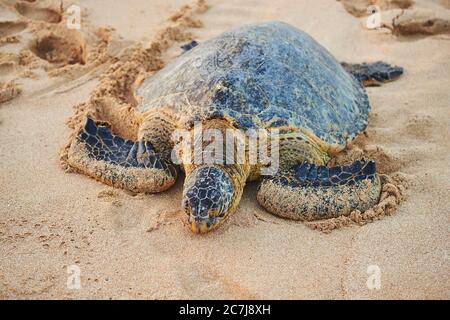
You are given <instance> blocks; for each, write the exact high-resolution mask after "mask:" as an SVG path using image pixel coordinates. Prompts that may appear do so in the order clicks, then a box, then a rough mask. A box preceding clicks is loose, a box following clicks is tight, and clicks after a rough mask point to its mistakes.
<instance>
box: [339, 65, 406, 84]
mask: <svg viewBox="0 0 450 320" xmlns="http://www.w3.org/2000/svg"><path fill="white" fill-rule="evenodd" d="M341 65H342V66H343V67H344V69H345V70H346V71H347V72H348V73H350V74H351V75H353V76H354V77H355V78H356V79H358V80H359V81H360V82H361V83H362V84H363V85H364V86H365V87H370V86H380V85H381V84H383V83H385V82H390V81H394V80H397V79H398V78H399V77H400V76H401V75H402V74H403V68H402V67H398V66H393V65H390V64H388V63H385V62H382V61H377V62H373V63H354V64H353V63H346V62H342V63H341Z"/></svg>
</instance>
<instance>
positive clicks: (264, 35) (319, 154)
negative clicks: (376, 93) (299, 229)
mask: <svg viewBox="0 0 450 320" xmlns="http://www.w3.org/2000/svg"><path fill="white" fill-rule="evenodd" d="M184 49H185V52H184V53H183V54H181V55H180V56H179V57H178V58H177V59H175V61H173V62H172V63H171V64H169V65H167V66H166V67H165V68H163V69H162V70H160V71H159V72H157V73H156V74H155V75H153V76H151V77H149V78H148V79H146V80H145V81H144V82H143V83H142V84H141V85H140V86H139V88H138V89H137V90H136V92H135V96H136V99H137V101H138V106H137V107H136V109H135V113H134V115H135V116H136V121H138V122H139V123H140V127H139V132H138V141H130V140H125V139H123V138H121V137H119V136H116V135H114V134H112V133H111V131H110V128H109V126H108V125H107V124H105V123H104V122H99V121H96V120H94V119H92V118H90V117H87V119H86V122H85V124H84V126H83V127H82V128H81V129H80V130H79V132H78V134H77V136H76V137H75V138H74V140H73V141H72V143H71V146H70V148H69V153H68V161H69V164H70V165H71V166H73V167H75V168H77V169H78V170H79V171H81V172H83V173H85V174H87V175H89V176H91V177H94V178H96V179H98V180H100V181H102V182H104V183H107V184H110V185H112V186H115V187H119V188H124V189H128V190H132V191H134V192H160V191H163V190H166V189H167V188H169V187H170V186H172V185H173V184H174V183H175V181H176V179H177V173H178V167H181V168H182V169H183V170H184V172H185V176H186V178H185V182H184V190H183V200H182V207H183V209H184V211H185V213H186V215H185V220H186V222H187V224H188V225H189V226H190V227H191V229H192V230H193V231H194V232H198V233H203V232H207V231H209V230H211V229H213V228H215V227H217V226H218V225H219V224H220V223H221V222H223V221H224V220H225V219H226V217H227V216H229V215H230V213H232V212H234V211H235V210H236V207H237V205H238V203H239V201H240V199H241V195H242V192H243V189H244V186H245V184H246V181H249V180H254V179H257V178H262V182H261V184H260V186H259V188H258V194H257V199H258V201H259V203H260V204H261V205H262V206H263V207H265V208H266V209H267V210H268V211H270V212H272V213H274V214H276V215H279V216H282V217H288V218H292V219H299V220H313V219H323V218H330V217H336V216H339V215H345V214H349V212H351V211H352V210H354V209H358V210H361V211H364V210H366V209H368V208H369V207H371V206H373V205H374V204H376V203H377V201H378V199H379V195H380V188H381V186H380V180H379V177H378V176H377V173H376V169H375V163H374V162H373V161H370V160H369V161H365V160H360V161H355V162H354V163H352V164H351V165H348V166H336V167H327V166H326V164H327V162H328V161H329V160H330V158H331V157H333V155H335V154H336V153H337V152H339V151H341V150H342V149H344V148H345V146H346V144H347V142H349V141H350V140H352V139H354V138H355V137H356V136H357V135H358V134H359V133H360V132H362V131H363V130H364V129H365V128H366V126H367V119H368V114H369V111H370V106H369V101H368V98H367V94H366V92H365V90H364V88H363V86H364V84H378V83H381V82H385V81H390V80H393V79H396V78H398V77H399V76H400V75H401V74H402V72H403V69H402V68H400V67H396V66H391V65H388V64H386V63H383V62H376V63H369V64H340V63H338V62H337V61H336V60H335V59H334V58H333V56H332V55H331V54H330V53H328V51H327V50H326V49H325V48H323V47H322V46H321V45H319V44H318V43H317V42H316V41H315V40H314V39H312V38H311V37H310V36H309V35H307V34H306V33H304V32H302V31H300V30H298V29H296V28H294V27H292V26H290V25H288V24H286V23H282V22H269V23H261V24H255V25H249V26H244V27H241V28H238V29H236V30H232V31H229V32H226V33H223V34H221V35H219V36H218V37H216V38H213V39H211V40H209V41H206V42H204V43H201V44H199V45H197V43H191V44H188V45H187V46H185V47H184ZM197 123H201V125H202V126H201V130H202V131H201V132H200V133H205V132H206V130H210V129H214V130H216V131H218V132H219V133H223V134H224V136H225V135H226V132H231V139H232V140H233V141H234V142H236V141H237V142H240V143H241V144H231V147H229V150H231V149H233V150H234V151H237V149H238V147H236V146H238V145H239V146H241V147H242V148H244V150H245V157H244V160H243V161H234V162H233V161H231V162H230V161H222V162H219V163H205V162H200V163H197V162H195V161H192V160H191V161H190V162H189V161H187V162H183V163H182V165H181V166H178V165H177V164H176V163H175V160H176V159H180V158H183V157H185V156H186V155H192V152H193V151H192V150H193V149H195V148H192V143H191V145H189V143H186V141H181V140H182V139H181V140H176V139H175V138H174V132H176V131H178V130H182V129H184V130H187V132H188V133H189V137H191V136H194V140H192V141H194V142H193V144H194V145H197V146H200V150H201V152H202V153H201V154H206V153H207V152H208V151H207V148H208V143H207V142H205V141H204V140H200V144H197V142H198V141H196V140H195V139H196V138H195V134H194V132H193V131H195V128H198V126H197V125H196V124H197ZM248 129H266V130H267V131H268V132H275V130H278V132H279V135H278V137H279V145H278V148H277V150H278V154H279V167H278V170H277V172H276V173H275V174H272V175H267V176H262V174H261V173H262V170H263V169H264V167H263V165H262V164H261V163H251V162H250V161H249V156H248V154H249V152H248V135H240V134H238V133H239V132H241V131H242V130H248ZM210 141H212V140H210ZM227 143H228V141H227ZM225 148H227V147H225ZM174 149H176V150H177V152H176V155H177V156H178V158H176V157H175V158H174V157H173V154H174V153H173V152H172V150H174ZM224 154H225V153H224ZM233 157H234V158H233V159H232V160H236V156H233ZM191 159H192V158H191ZM221 160H223V157H222V158H221Z"/></svg>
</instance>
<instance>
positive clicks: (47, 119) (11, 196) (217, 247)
mask: <svg viewBox="0 0 450 320" xmlns="http://www.w3.org/2000/svg"><path fill="white" fill-rule="evenodd" d="M188 1H189V0H183V1H181V0H176V1H171V2H170V4H167V2H166V1H162V0H154V1H152V4H151V5H150V4H148V1H144V0H133V1H131V0H129V1H120V2H119V1H117V2H113V3H112V2H111V1H103V0H98V1H78V2H77V4H79V5H80V6H81V8H82V11H81V12H82V16H81V21H82V26H81V30H79V31H78V30H68V29H67V28H66V27H65V25H66V19H67V18H68V15H67V13H64V12H65V10H66V9H67V8H68V7H69V6H70V4H71V3H74V2H68V1H64V4H63V8H62V9H61V6H60V2H59V1H57V2H56V1H55V2H54V1H47V0H44V1H36V2H31V3H29V2H26V1H14V0H0V103H1V102H3V103H2V104H1V105H0V148H1V149H0V163H1V171H0V177H1V180H0V252H1V256H0V298H30V299H37V298H150V299H155V298H156V299H162V298H195V299H208V298H262V299H264V298H274V299H278V298H286V299H297V298H307V299H309V298H330V299H333V298H334V299H336V298H337V299H351V298H383V299H386V298H406V299H413V298H419V299H421V298H425V299H430V298H440V299H448V298H450V283H449V275H450V265H449V261H448V253H449V245H448V238H447V237H448V235H449V231H448V230H449V222H450V221H449V216H450V215H449V214H450V203H449V199H450V183H449V181H450V169H449V166H448V163H449V160H450V156H449V152H450V142H449V137H450V129H449V128H450V111H449V107H450V93H449V88H450V76H449V73H450V37H449V35H448V34H449V32H448V24H449V21H450V20H449V14H450V10H449V9H450V5H449V2H448V1H444V0H441V1H439V0H435V1H423V0H422V1H419V0H417V1H414V4H413V3H412V1H363V0H360V1H357V0H355V1H350V0H346V1H344V0H343V1H342V2H343V3H342V4H341V3H339V2H336V1H333V0H328V1H327V0H320V1H294V0H280V1H268V0H260V1H245V2H242V1H234V0H231V1H215V0H208V1H207V4H208V6H209V9H208V10H205V6H204V5H203V4H202V2H200V5H199V4H198V3H194V2H192V3H189V2H188ZM186 4H190V7H183V6H184V5H186ZM343 4H344V5H343ZM369 4H377V5H379V6H380V8H381V9H382V12H381V14H382V21H383V26H384V27H383V28H381V29H379V30H367V29H366V28H364V24H365V19H366V17H364V16H363V12H361V11H363V10H364V8H367V6H368V5H369ZM105 8H107V10H106V9H105ZM361 8H362V9H361ZM61 10H62V11H61ZM174 13H175V15H174ZM270 20H282V21H285V22H288V23H290V24H292V25H295V26H297V27H299V28H301V29H303V30H304V31H306V32H308V33H309V34H311V35H312V36H313V37H314V38H315V39H316V40H318V41H319V42H320V43H321V44H322V45H324V46H325V47H326V48H327V49H328V50H329V51H331V52H332V53H333V54H334V55H335V56H336V58H337V59H339V60H345V61H348V62H361V61H375V60H385V61H387V62H390V63H393V64H397V65H401V66H403V67H404V68H405V70H406V72H405V74H404V76H403V77H402V78H401V79H400V80H399V81H396V82H393V83H389V84H386V85H384V86H382V87H379V88H369V89H368V94H369V97H370V101H371V104H372V107H373V112H372V114H371V117H370V122H369V127H368V130H367V132H366V136H364V137H363V138H361V139H358V141H356V143H355V144H354V145H352V146H351V147H350V148H349V150H348V151H346V152H345V153H343V154H342V155H341V159H342V160H345V159H349V158H354V157H358V156H360V155H362V154H366V155H372V157H373V158H375V160H377V162H378V163H379V164H381V165H380V166H379V167H380V170H381V171H382V172H383V173H386V174H389V175H390V176H392V177H394V178H396V177H397V178H398V177H402V181H407V184H408V186H409V188H408V189H407V190H406V191H405V192H404V198H405V199H404V201H403V202H402V203H401V204H400V206H399V207H398V208H397V210H396V211H395V212H390V213H393V214H392V215H390V216H389V217H386V218H384V219H382V220H379V221H376V222H374V223H370V224H366V225H364V226H357V225H356V224H355V223H350V222H349V221H346V222H345V223H343V224H344V225H345V227H342V228H339V229H337V230H333V231H332V232H331V233H327V234H325V233H323V232H319V231H316V230H312V229H311V228H308V227H307V226H306V225H305V224H302V223H299V222H294V221H288V220H283V219H280V218H277V217H275V216H272V215H270V214H269V213H267V212H266V211H264V210H263V209H262V208H261V207H259V205H258V204H257V202H256V197H255V192H256V186H257V185H256V184H251V185H249V186H248V187H247V189H246V191H245V193H244V197H243V200H242V203H241V204H240V206H239V208H238V211H237V212H236V214H235V215H234V216H233V217H231V218H230V221H229V222H227V223H226V224H224V225H223V226H222V227H221V228H220V229H218V230H217V231H215V232H213V233H210V234H208V235H206V236H197V235H193V234H191V233H190V232H189V231H188V230H186V229H185V228H184V227H183V225H182V223H181V212H180V202H181V186H182V183H181V181H179V182H178V183H177V184H176V186H175V187H173V188H172V189H170V190H169V191H167V192H165V193H162V194H156V195H143V194H138V195H132V194H129V193H127V192H125V191H122V190H118V189H113V188H111V187H108V186H105V185H102V184H101V183H98V182H96V181H94V180H92V179H89V178H87V177H85V176H83V175H79V174H74V173H67V172H65V171H64V170H63V169H61V166H60V157H59V154H58V153H59V150H60V149H61V148H63V147H64V145H65V144H66V142H67V138H68V137H69V136H70V135H71V133H72V132H73V130H72V129H73V128H74V127H76V125H77V121H78V119H79V116H80V115H82V114H83V112H85V111H86V110H89V111H92V110H90V109H89V108H91V106H92V103H93V102H96V103H100V102H101V103H102V104H100V107H99V108H98V109H99V110H94V111H95V112H98V113H97V114H98V115H100V116H102V117H104V118H107V119H108V120H110V121H112V122H113V126H114V127H115V128H116V129H115V130H117V131H126V130H128V129H126V127H127V126H125V125H124V124H123V122H122V121H121V119H123V118H126V116H125V115H126V114H127V112H129V108H130V106H129V105H128V104H127V97H126V96H120V94H117V93H115V92H106V93H105V94H104V96H105V97H109V95H112V96H114V97H116V98H117V99H118V100H117V101H116V100H112V101H111V99H109V100H108V99H106V102H105V99H104V100H101V99H100V98H101V95H100V93H99V91H98V90H99V88H102V83H104V82H105V81H109V80H110V79H109V80H108V78H105V74H111V70H112V68H118V69H120V68H122V69H120V70H119V71H118V74H120V75H123V68H124V65H125V66H127V65H128V67H130V65H129V64H126V63H124V60H127V58H129V57H134V58H133V59H135V58H136V57H137V58H139V59H141V60H139V59H138V60H139V61H142V59H144V62H143V63H141V64H140V66H139V68H141V69H142V70H139V73H142V74H147V75H148V74H151V73H152V72H153V71H155V70H157V69H158V68H160V67H162V66H163V65H164V63H166V62H167V61H170V60H171V59H172V58H173V57H174V56H176V55H178V54H180V49H179V45H180V43H182V42H183V41H187V40H188V39H190V38H191V37H194V38H195V39H197V40H198V41H204V40H206V39H208V38H210V37H212V36H215V35H217V34H219V33H221V32H223V31H225V30H228V29H230V28H232V27H236V26H239V25H243V24H247V23H252V22H259V21H270ZM430 21H431V22H430ZM177 40H180V41H181V42H180V43H178V42H176V41H177ZM150 43H153V46H150V49H145V48H148V47H149V44H150ZM155 44H157V45H156V46H155ZM130 60H132V59H130ZM143 65H144V66H143ZM129 72H130V78H132V76H133V75H134V74H133V72H134V71H133V70H131V69H130V70H129ZM136 72H137V71H136ZM99 79H100V80H99ZM116 80H117V81H116V82H115V83H114V84H112V85H110V86H108V88H115V87H117V86H118V85H121V84H127V85H129V83H128V82H129V81H128V78H127V77H122V76H121V77H119V78H118V79H116ZM74 106H76V108H75V109H74V108H73V107H74ZM105 106H106V108H105ZM111 111H112V112H111ZM113 115H119V116H118V117H119V118H118V119H116V120H115V121H116V122H115V123H114V119H111V118H112V117H113ZM67 119H70V121H69V122H68V124H69V126H67V125H66V120H67ZM128 134H130V135H132V133H128ZM63 160H64V158H63ZM63 162H64V161H63ZM402 183H403V184H405V183H404V182H402ZM354 220H358V219H354ZM337 224H338V225H339V226H341V225H340V223H339V222H337ZM341 224H342V223H341ZM319 229H320V228H319ZM73 264H76V265H78V266H79V267H80V269H81V289H79V290H73V289H68V288H67V276H68V274H67V266H70V265H73ZM371 265H376V266H378V267H379V270H380V271H381V288H380V289H379V290H369V289H368V288H367V285H366V281H367V279H368V273H367V270H368V267H369V266H371ZM369 269H370V268H369Z"/></svg>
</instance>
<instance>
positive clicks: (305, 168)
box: [257, 161, 381, 220]
mask: <svg viewBox="0 0 450 320" xmlns="http://www.w3.org/2000/svg"><path fill="white" fill-rule="evenodd" d="M380 192H381V183H380V179H379V177H378V175H377V174H376V170H375V163H374V162H373V161H368V162H363V161H355V162H354V163H353V164H351V165H350V166H337V167H330V168H329V167H326V166H317V165H314V164H309V163H303V164H301V165H297V166H294V167H292V168H291V169H290V170H287V171H284V172H281V173H280V174H278V175H277V176H275V177H273V178H268V179H265V180H264V181H263V182H262V183H261V185H260V187H259V190H258V195H257V199H258V201H259V203H260V204H261V205H262V206H263V207H265V208H266V209H267V210H268V211H269V212H272V213H274V214H276V215H279V216H281V217H285V218H290V219H295V220H316V219H326V218H333V217H337V216H339V215H348V214H350V212H351V211H353V210H360V211H361V212H363V211H365V210H367V209H369V208H371V207H372V206H374V205H375V204H376V203H377V202H378V199H379V197H380Z"/></svg>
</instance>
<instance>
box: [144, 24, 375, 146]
mask: <svg viewBox="0 0 450 320" xmlns="http://www.w3.org/2000/svg"><path fill="white" fill-rule="evenodd" d="M136 96H137V97H138V101H139V105H138V107H137V110H138V111H139V112H148V111H149V110H152V109H155V108H163V107H164V108H166V109H167V108H169V110H172V112H174V113H176V114H177V115H178V117H177V118H178V119H180V124H179V125H180V126H184V127H190V126H192V125H193V124H194V123H195V122H196V121H199V120H204V119H210V118H217V117H226V118H228V119H231V121H233V122H234V125H235V126H236V127H238V128H241V129H248V128H276V127H284V126H290V127H293V128H299V129H306V130H308V131H309V132H312V133H313V134H314V135H316V136H317V137H318V138H320V139H321V140H323V141H324V142H325V143H327V144H330V145H333V144H334V145H336V144H337V145H344V144H345V143H346V142H347V141H348V140H351V139H353V138H354V137H355V136H356V135H357V134H358V133H359V132H361V131H362V130H364V129H365V127H366V126H367V118H368V113H369V111H370V106H369V102H368V99H367V95H366V92H365V90H364V89H363V87H362V86H361V84H360V83H359V82H358V81H357V80H356V79H355V78H354V77H353V76H351V75H350V74H349V73H347V72H346V71H345V70H344V69H343V68H342V66H341V65H340V64H339V63H338V62H337V61H336V59H334V58H333V56H332V55H331V54H330V53H329V52H328V51H327V50H326V49H325V48H324V47H322V46H321V45H320V44H318V43H317V42H316V41H315V40H314V39H313V38H311V37H310V36H309V35H308V34H306V33H304V32H302V31H300V30H298V29H296V28H294V27H292V26H290V25H288V24H286V23H282V22H270V23H262V24H255V25H249V26H244V27H241V28H239V29H236V30H232V31H229V32H226V33H223V34H221V35H219V36H218V37H216V38H213V39H211V40H208V41H206V42H204V43H201V44H200V45H198V46H197V47H195V48H193V49H191V50H189V51H187V52H186V53H184V54H182V55H181V56H180V57H178V58H177V59H176V60H175V61H174V62H172V63H171V64H169V65H167V66H166V67H165V68H163V69H162V70H160V71H158V72H157V73H156V74H154V75H153V76H152V77H149V78H148V79H146V80H145V81H144V82H143V83H142V85H141V86H140V87H139V88H138V89H137V91H136Z"/></svg>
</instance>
